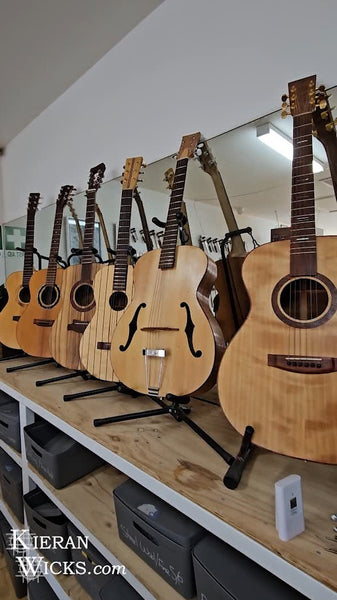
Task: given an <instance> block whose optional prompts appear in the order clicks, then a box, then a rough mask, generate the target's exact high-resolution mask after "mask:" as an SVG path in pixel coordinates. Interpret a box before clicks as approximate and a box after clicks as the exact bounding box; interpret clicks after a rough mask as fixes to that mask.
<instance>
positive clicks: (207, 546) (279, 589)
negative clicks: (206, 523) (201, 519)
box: [193, 535, 306, 600]
mask: <svg viewBox="0 0 337 600" xmlns="http://www.w3.org/2000/svg"><path fill="white" fill-rule="evenodd" d="M193 563H194V572H195V577H196V584H197V598H198V600H247V598H249V600H285V599H286V600H306V597H305V596H303V595H302V594H300V593H299V592H297V591H296V590H294V589H293V588H291V587H289V586H288V585H287V584H286V583H284V582H283V581H281V580H280V579H278V578H277V577H275V576H274V575H272V574H271V573H269V572H268V571H266V570H265V569H263V568H262V567H260V566H259V565H257V564H256V563H255V562H253V561H252V560H250V559H249V558H247V556H244V554H241V552H238V551H237V550H235V549H234V548H232V547H231V546H228V544H226V543H225V542H222V541H221V540H219V539H218V538H216V537H214V536H212V535H207V536H206V537H204V538H203V539H202V540H201V541H200V542H199V543H198V544H197V545H196V546H195V548H194V550H193Z"/></svg>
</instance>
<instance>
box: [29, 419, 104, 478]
mask: <svg viewBox="0 0 337 600" xmlns="http://www.w3.org/2000/svg"><path fill="white" fill-rule="evenodd" d="M24 435H25V444H26V454H27V459H28V461H29V462H30V463H31V464H32V465H33V466H34V467H36V469H37V470H38V471H39V473H41V475H43V476H44V477H45V478H46V479H48V481H49V482H50V483H51V484H52V485H53V486H54V487H55V488H57V489H60V488H63V487H65V486H66V485H68V484H69V483H72V482H73V481H76V479H79V478H80V477H83V476H84V475H87V473H90V472H91V471H93V470H94V469H97V467H100V466H101V465H102V464H104V461H103V460H102V459H101V458H99V457H98V456H96V454H93V452H90V450H88V449H87V448H84V446H81V444H79V443H78V442H76V441H75V440H73V438H71V437H70V436H69V435H66V434H65V433H63V431H60V430H59V429H57V428H56V427H54V425H51V424H50V423H48V422H47V421H44V420H40V421H36V422H35V423H32V424H31V425H27V426H26V427H25V428H24Z"/></svg>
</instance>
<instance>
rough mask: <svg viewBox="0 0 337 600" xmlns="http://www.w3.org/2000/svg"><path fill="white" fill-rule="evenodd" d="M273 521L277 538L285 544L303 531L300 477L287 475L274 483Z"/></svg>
mask: <svg viewBox="0 0 337 600" xmlns="http://www.w3.org/2000/svg"><path fill="white" fill-rule="evenodd" d="M275 521H276V529H277V531H278V534H279V538H280V539H281V540H282V541H284V542H287V541H288V540H290V539H291V538H293V537H295V536H296V535H299V533H302V531H304V515H303V502H302V489H301V477H300V476H299V475H288V477H284V479H280V480H279V481H276V483H275Z"/></svg>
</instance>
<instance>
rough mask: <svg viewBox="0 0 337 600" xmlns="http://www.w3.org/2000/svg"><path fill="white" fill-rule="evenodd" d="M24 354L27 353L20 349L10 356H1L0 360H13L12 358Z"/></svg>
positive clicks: (22, 356) (20, 356)
mask: <svg viewBox="0 0 337 600" xmlns="http://www.w3.org/2000/svg"><path fill="white" fill-rule="evenodd" d="M26 356H28V354H26V353H25V352H22V350H20V351H19V353H18V354H11V355H10V356H2V358H0V362H5V361H6V360H13V359H14V358H25V357H26Z"/></svg>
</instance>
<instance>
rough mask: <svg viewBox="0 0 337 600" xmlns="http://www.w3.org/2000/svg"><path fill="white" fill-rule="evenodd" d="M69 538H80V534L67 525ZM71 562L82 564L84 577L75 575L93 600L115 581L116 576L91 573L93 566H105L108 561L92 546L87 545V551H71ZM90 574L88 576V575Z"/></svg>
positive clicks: (73, 526)
mask: <svg viewBox="0 0 337 600" xmlns="http://www.w3.org/2000/svg"><path fill="white" fill-rule="evenodd" d="M68 533H69V536H71V537H72V538H74V539H76V538H77V537H78V536H81V535H82V534H81V532H80V531H79V530H78V529H77V528H76V527H75V525H73V523H70V522H69V523H68ZM71 560H73V561H74V562H76V563H77V562H84V563H85V566H86V573H85V574H84V575H82V574H81V575H75V577H76V579H77V581H78V582H79V584H80V585H81V586H82V587H83V589H85V591H86V592H87V593H88V594H89V596H90V597H91V598H93V600H100V595H99V594H100V591H101V590H102V588H103V587H104V586H105V585H106V584H107V583H109V582H110V581H112V580H113V579H115V578H116V577H117V575H95V574H94V573H93V572H92V571H93V568H94V566H95V565H102V566H104V565H106V564H108V561H107V560H106V559H105V558H104V556H102V554H100V553H99V552H98V550H96V548H95V547H94V546H93V545H92V544H90V543H89V544H88V549H85V548H83V551H82V550H81V549H71ZM89 573H90V574H89Z"/></svg>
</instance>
